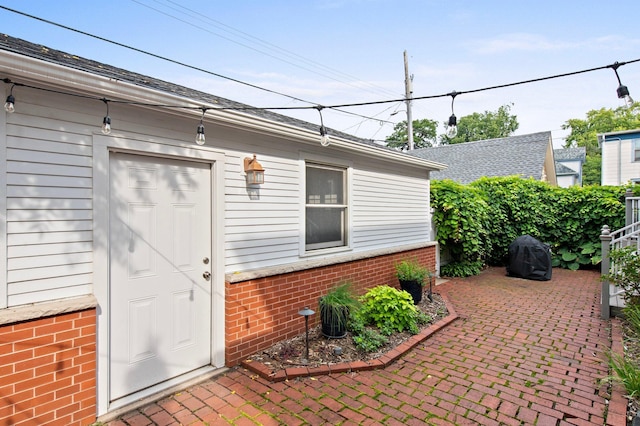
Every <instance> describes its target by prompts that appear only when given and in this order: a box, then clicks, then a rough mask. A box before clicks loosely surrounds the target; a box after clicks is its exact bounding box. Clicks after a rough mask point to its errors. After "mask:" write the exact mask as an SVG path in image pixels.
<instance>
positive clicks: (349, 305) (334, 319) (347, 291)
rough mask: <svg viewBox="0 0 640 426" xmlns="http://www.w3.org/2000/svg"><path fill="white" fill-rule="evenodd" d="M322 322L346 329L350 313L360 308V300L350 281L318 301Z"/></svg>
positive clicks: (338, 286)
mask: <svg viewBox="0 0 640 426" xmlns="http://www.w3.org/2000/svg"><path fill="white" fill-rule="evenodd" d="M318 304H319V306H320V312H321V315H322V321H324V322H326V323H332V324H333V325H334V326H335V327H338V328H345V327H346V325H347V321H348V319H349V313H354V312H356V311H357V310H358V309H359V308H360V300H359V299H358V296H356V294H355V293H354V292H353V289H352V284H351V282H349V281H346V282H343V283H342V284H339V285H337V286H335V287H334V288H332V289H331V290H329V292H328V293H327V294H325V295H324V296H322V297H320V299H319V300H318Z"/></svg>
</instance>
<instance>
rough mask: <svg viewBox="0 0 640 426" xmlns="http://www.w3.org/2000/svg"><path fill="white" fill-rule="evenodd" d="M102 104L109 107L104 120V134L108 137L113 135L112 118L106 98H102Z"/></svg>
mask: <svg viewBox="0 0 640 426" xmlns="http://www.w3.org/2000/svg"><path fill="white" fill-rule="evenodd" d="M102 102H104V104H105V105H106V106H107V115H105V116H104V118H103V119H102V129H101V131H102V134H104V135H108V134H109V133H111V117H109V101H108V100H107V99H105V98H102Z"/></svg>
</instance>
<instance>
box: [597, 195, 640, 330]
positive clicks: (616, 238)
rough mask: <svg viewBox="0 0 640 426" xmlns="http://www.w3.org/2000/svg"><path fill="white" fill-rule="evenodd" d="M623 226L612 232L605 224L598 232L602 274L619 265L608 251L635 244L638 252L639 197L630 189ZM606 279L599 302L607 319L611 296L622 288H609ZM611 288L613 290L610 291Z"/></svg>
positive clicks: (626, 199)
mask: <svg viewBox="0 0 640 426" xmlns="http://www.w3.org/2000/svg"><path fill="white" fill-rule="evenodd" d="M625 224H626V225H625V227H624V228H620V229H617V230H615V231H613V232H611V231H610V229H609V227H608V226H607V225H605V226H604V227H603V228H602V232H601V234H600V242H601V244H602V263H601V265H600V273H601V274H602V275H607V274H615V273H616V272H617V270H618V268H619V267H620V265H616V264H615V263H613V262H611V259H610V258H609V252H610V251H611V250H613V249H620V248H623V247H629V246H635V252H636V253H640V197H633V196H632V193H631V191H629V190H628V191H627V193H626V194H625ZM610 284H611V283H610V282H609V281H608V280H602V300H601V303H600V316H601V317H602V318H603V319H608V318H609V317H610V316H611V297H614V296H620V295H623V294H624V290H623V289H620V288H618V287H614V288H613V289H611V285H610ZM612 290H613V291H612Z"/></svg>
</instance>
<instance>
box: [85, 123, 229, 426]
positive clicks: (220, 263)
mask: <svg viewBox="0 0 640 426" xmlns="http://www.w3.org/2000/svg"><path fill="white" fill-rule="evenodd" d="M180 143H181V142H179V141H175V140H168V139H162V138H154V140H153V141H151V140H146V139H144V138H135V137H126V138H125V137H122V136H104V135H100V134H95V135H93V255H94V262H93V265H94V269H93V286H94V295H95V297H96V299H97V301H98V309H97V336H96V340H97V348H96V350H97V369H96V375H97V377H96V381H97V383H96V391H97V401H96V402H97V413H96V414H97V416H101V415H104V414H107V413H108V412H110V411H113V410H115V409H117V408H121V407H122V406H125V405H127V404H129V403H131V402H133V401H136V400H138V399H140V398H144V397H147V396H150V395H152V394H155V393H157V392H159V391H161V390H163V389H166V388H168V387H170V386H174V385H176V384H177V383H179V382H182V381H184V380H189V379H193V378H195V376H196V375H199V374H204V373H207V372H208V371H211V370H214V369H218V368H222V367H224V363H225V358H224V352H225V330H224V312H225V282H224V158H225V156H224V153H223V152H221V151H219V150H215V149H212V148H209V147H205V146H202V147H201V146H195V145H194V146H189V145H187V144H182V145H178V144H180ZM112 152H122V153H127V154H134V155H140V156H145V157H162V158H169V159H175V160H181V161H191V162H204V163H208V164H210V165H211V182H210V185H211V191H212V194H211V204H212V206H211V234H212V240H211V261H212V264H211V365H210V366H209V367H205V368H204V369H200V370H196V372H194V374H192V375H186V376H184V377H183V376H181V377H180V378H179V379H176V381H175V382H174V381H173V380H169V381H167V382H163V383H162V384H160V385H156V386H153V387H151V388H147V389H144V390H142V391H140V392H137V393H135V394H133V395H130V396H128V397H125V398H121V399H119V400H118V401H115V402H114V403H111V402H110V401H109V399H110V398H109V393H110V392H109V323H110V321H109V312H110V306H109V198H110V197H109V185H110V180H111V176H110V167H109V158H110V155H111V153H112Z"/></svg>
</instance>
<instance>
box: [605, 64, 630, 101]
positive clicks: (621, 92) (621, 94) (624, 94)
mask: <svg viewBox="0 0 640 426" xmlns="http://www.w3.org/2000/svg"><path fill="white" fill-rule="evenodd" d="M625 64H626V62H615V63H614V64H613V65H609V68H611V69H613V72H614V73H616V78H617V79H618V88H617V89H616V93H617V94H618V99H623V100H624V103H625V105H626V107H627V108H631V107H632V106H633V99H632V98H631V95H629V89H628V88H627V86H625V85H624V84H622V81H620V76H619V75H618V68H619V67H620V66H622V65H625Z"/></svg>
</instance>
